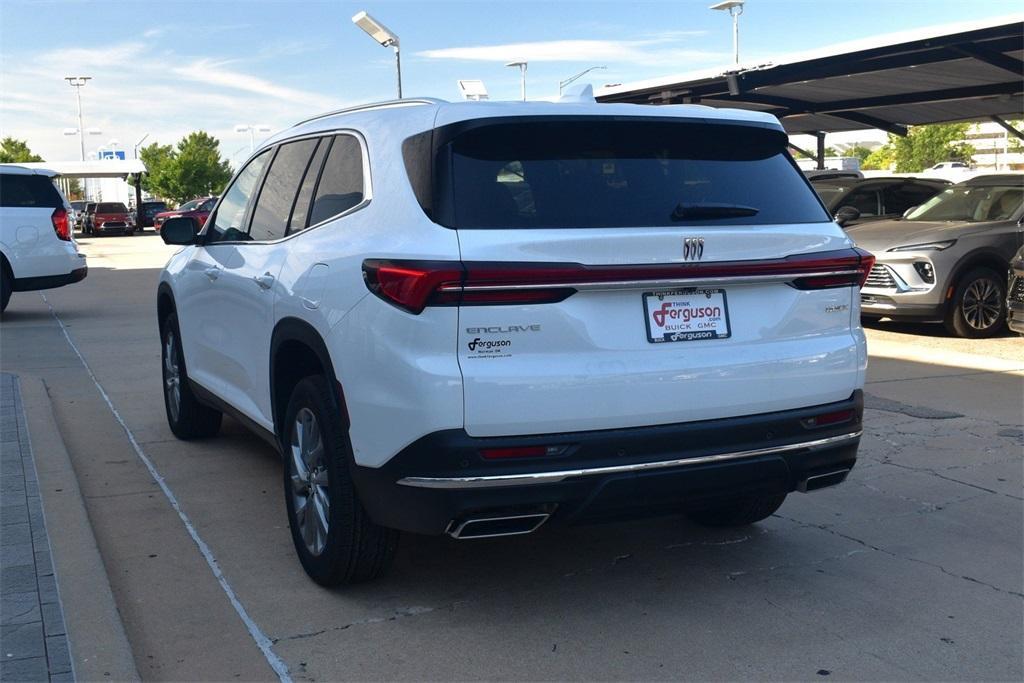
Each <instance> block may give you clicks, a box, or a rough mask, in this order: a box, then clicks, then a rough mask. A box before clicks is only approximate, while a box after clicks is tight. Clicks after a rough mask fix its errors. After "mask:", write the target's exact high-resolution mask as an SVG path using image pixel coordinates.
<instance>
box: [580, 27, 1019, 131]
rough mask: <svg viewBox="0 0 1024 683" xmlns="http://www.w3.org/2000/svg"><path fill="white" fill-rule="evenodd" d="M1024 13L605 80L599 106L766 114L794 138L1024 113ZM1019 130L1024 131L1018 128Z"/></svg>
mask: <svg viewBox="0 0 1024 683" xmlns="http://www.w3.org/2000/svg"><path fill="white" fill-rule="evenodd" d="M1022 58H1024V15H1014V16H1012V17H1001V18H999V19H995V20H993V19H989V20H987V21H979V22H967V23H960V24H953V25H947V26H940V27H932V28H927V29H920V30H915V31H908V32H902V33H896V34H891V35H887V36H879V37H875V38H871V39H868V40H861V41H856V42H852V43H844V44H841V45H835V46H832V47H829V48H825V49H822V50H816V51H814V52H811V53H803V54H799V55H794V56H792V57H786V58H783V59H780V60H779V61H778V62H775V63H768V64H762V65H757V66H744V65H739V66H736V67H734V68H732V69H728V70H725V71H723V70H721V69H715V70H706V71H703V72H694V73H690V74H684V75H680V76H675V77H668V78H657V79H651V80H647V81H640V82H637V83H630V84H621V85H611V86H605V87H604V88H602V89H601V90H599V91H598V92H597V93H596V98H597V100H598V101H599V102H633V103H638V104H685V103H690V104H704V105H709V106H712V107H736V108H738V109H754V110H757V111H766V112H769V113H771V114H774V115H775V116H778V117H779V119H780V120H781V121H782V125H783V126H784V127H785V128H786V131H787V132H789V133H790V134H812V135H813V134H816V133H833V132H839V131H849V130H863V129H868V128H878V129H881V130H884V131H888V132H890V133H896V134H898V135H905V134H906V132H907V131H906V126H908V125H921V124H929V123H947V122H953V121H980V120H988V119H993V120H1000V121H1002V117H1020V116H1022V115H1024V99H1022V93H1024V62H1022V61H1021V60H1022ZM1018 135H1019V133H1018Z"/></svg>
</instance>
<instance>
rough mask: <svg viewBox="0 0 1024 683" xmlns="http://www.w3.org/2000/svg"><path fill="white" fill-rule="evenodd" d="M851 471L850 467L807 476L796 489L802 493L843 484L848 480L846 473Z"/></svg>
mask: <svg viewBox="0 0 1024 683" xmlns="http://www.w3.org/2000/svg"><path fill="white" fill-rule="evenodd" d="M849 473H850V470H849V468H847V469H842V470H836V471H834V472H826V473H824V474H816V475H814V476H813V477H807V478H806V479H803V480H801V481H800V482H799V483H798V484H797V485H796V490H797V491H800V492H801V493H809V492H811V491H817V490H818V489H823V488H826V487H829V486H835V485H836V484H841V483H843V482H844V481H845V480H846V475H848V474H849Z"/></svg>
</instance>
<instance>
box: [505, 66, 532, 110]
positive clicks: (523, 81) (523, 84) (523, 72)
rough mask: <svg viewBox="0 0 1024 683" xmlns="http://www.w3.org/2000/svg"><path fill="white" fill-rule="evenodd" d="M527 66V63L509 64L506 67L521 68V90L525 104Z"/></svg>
mask: <svg viewBox="0 0 1024 683" xmlns="http://www.w3.org/2000/svg"><path fill="white" fill-rule="evenodd" d="M526 64H527V63H526V62H509V63H508V64H506V65H505V66H518V67H519V79H520V80H519V90H520V93H521V94H522V96H523V102H525V101H526Z"/></svg>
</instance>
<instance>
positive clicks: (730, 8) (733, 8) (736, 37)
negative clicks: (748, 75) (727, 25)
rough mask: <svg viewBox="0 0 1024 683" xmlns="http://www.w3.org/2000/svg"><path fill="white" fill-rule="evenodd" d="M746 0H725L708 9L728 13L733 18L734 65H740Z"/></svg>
mask: <svg viewBox="0 0 1024 683" xmlns="http://www.w3.org/2000/svg"><path fill="white" fill-rule="evenodd" d="M745 2H746V0H725V1H724V2H719V3H716V4H714V5H711V6H710V7H708V9H713V10H720V11H723V12H728V13H729V16H730V17H732V58H733V63H734V64H739V63H740V15H741V14H743V5H744V3H745Z"/></svg>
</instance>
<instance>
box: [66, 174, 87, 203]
mask: <svg viewBox="0 0 1024 683" xmlns="http://www.w3.org/2000/svg"><path fill="white" fill-rule="evenodd" d="M74 199H85V191H84V190H82V183H81V181H80V180H79V179H78V178H68V200H74Z"/></svg>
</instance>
